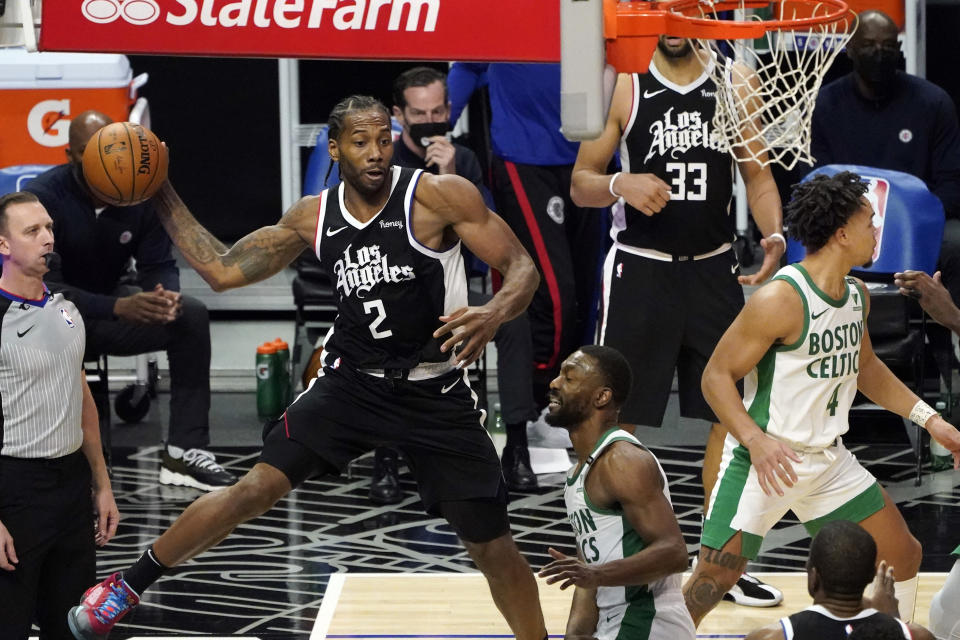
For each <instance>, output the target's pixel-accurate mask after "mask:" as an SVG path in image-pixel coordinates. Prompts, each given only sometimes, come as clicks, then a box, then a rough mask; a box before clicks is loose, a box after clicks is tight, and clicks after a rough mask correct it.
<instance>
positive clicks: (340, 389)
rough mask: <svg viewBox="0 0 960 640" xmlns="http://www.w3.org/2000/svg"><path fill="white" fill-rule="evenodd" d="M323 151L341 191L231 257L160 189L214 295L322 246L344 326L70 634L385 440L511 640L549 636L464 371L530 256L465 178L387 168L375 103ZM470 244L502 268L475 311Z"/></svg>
mask: <svg viewBox="0 0 960 640" xmlns="http://www.w3.org/2000/svg"><path fill="white" fill-rule="evenodd" d="M329 139H330V146H329V152H330V156H331V158H332V159H333V160H334V161H337V162H339V163H340V171H341V176H342V178H343V182H342V183H341V184H340V185H338V186H336V187H333V188H331V189H328V190H326V191H324V192H322V193H321V194H320V195H319V196H309V197H305V198H303V199H302V200H300V201H299V202H298V203H296V204H295V205H294V206H293V207H292V208H291V209H290V210H289V211H287V213H285V214H284V216H283V217H282V218H281V219H280V221H279V222H278V223H277V224H276V225H273V226H270V227H264V228H262V229H259V230H257V231H254V232H253V233H251V234H250V235H248V236H246V237H245V238H243V239H241V240H240V241H239V242H237V243H236V244H235V245H234V246H233V247H230V248H228V247H226V246H224V245H223V244H221V243H220V242H219V241H218V240H217V239H216V238H214V237H213V236H212V235H211V234H210V233H209V232H208V231H207V230H206V229H204V228H203V227H202V226H200V224H199V223H198V222H197V221H196V220H195V219H194V217H193V216H192V215H191V213H190V212H189V210H188V209H187V207H186V206H185V205H184V204H183V202H181V201H180V199H179V197H178V196H177V194H176V193H175V192H174V190H173V188H172V187H170V186H169V184H167V185H165V186H164V188H163V189H162V190H161V191H160V193H159V206H158V207H157V209H158V212H159V215H160V218H161V220H162V222H163V225H164V227H165V228H166V229H167V232H168V233H169V234H170V237H171V238H172V239H173V241H174V243H176V245H177V247H179V249H180V251H181V252H182V253H183V255H184V257H185V258H186V259H187V260H188V261H189V262H190V264H191V265H192V266H193V267H194V268H195V269H196V270H197V272H198V273H200V275H201V276H203V278H204V279H205V280H206V281H207V282H208V283H209V284H210V286H211V287H212V288H213V289H214V290H216V291H222V290H224V289H229V288H232V287H240V286H244V285H246V284H250V283H252V282H257V281H259V280H263V279H264V278H267V277H269V276H270V275H273V274H275V273H277V272H278V271H280V270H281V269H282V268H283V267H285V266H286V265H287V264H288V263H289V262H290V261H291V260H293V259H294V258H295V257H296V256H298V255H299V254H300V253H301V252H302V251H303V250H304V249H306V248H311V247H312V248H313V249H314V251H315V252H316V253H317V256H318V258H319V259H320V262H321V264H322V266H323V267H324V268H325V269H326V270H327V271H328V273H329V275H330V278H331V281H332V282H334V283H335V285H336V291H337V297H338V315H337V318H336V320H335V323H334V327H333V329H332V332H331V333H330V334H328V336H327V339H326V342H325V344H324V363H323V364H324V366H323V368H322V369H321V371H320V372H319V374H318V377H317V378H315V379H314V380H313V381H312V382H311V384H310V386H309V387H308V389H307V390H306V391H305V392H304V393H303V394H301V395H300V396H299V397H298V398H297V399H296V400H295V401H294V403H293V404H292V405H290V407H288V409H287V411H286V413H285V414H284V415H283V416H282V417H281V418H280V419H279V420H278V421H276V422H275V423H273V424H271V425H269V426H268V428H267V430H266V431H265V436H264V447H263V453H262V454H261V458H260V461H259V462H258V463H257V464H256V465H255V466H254V467H253V469H251V471H250V472H249V473H247V475H245V476H244V477H243V478H242V479H241V480H240V481H239V482H237V484H235V485H234V486H232V487H229V488H226V489H223V490H221V491H218V492H215V493H212V494H209V495H206V496H203V497H201V498H200V499H199V500H197V501H196V502H194V503H193V504H192V505H190V507H188V508H187V510H186V511H184V513H183V514H182V515H181V516H180V517H179V518H178V519H177V520H176V522H174V523H173V525H172V526H171V527H170V529H168V530H167V531H166V532H165V533H164V534H163V535H161V536H160V538H159V539H157V541H156V542H155V543H154V544H153V545H152V546H151V547H150V548H149V549H148V550H147V551H146V552H145V553H144V555H143V556H142V557H141V558H140V560H138V561H137V563H135V564H134V565H133V566H132V567H130V568H129V569H127V570H126V571H124V572H123V573H122V574H120V573H117V574H114V575H113V576H111V577H109V578H107V579H106V580H105V581H104V582H102V583H101V584H99V585H96V586H95V587H93V588H92V589H90V590H89V591H88V592H87V594H86V596H85V597H84V600H83V602H82V603H81V605H80V606H78V607H75V608H74V609H73V610H72V611H71V614H70V623H71V626H72V628H73V630H74V634H75V635H76V637H77V638H81V639H83V640H91V639H93V638H101V637H105V635H106V634H107V633H108V632H109V631H110V629H111V628H112V627H113V625H114V624H115V623H116V621H117V620H119V619H120V618H121V617H122V616H123V615H124V614H125V613H126V611H129V609H130V608H131V607H132V606H133V605H135V604H136V603H137V602H138V597H139V594H140V593H142V591H143V590H144V589H145V588H147V587H148V586H149V585H151V584H152V583H153V582H155V581H156V580H157V579H158V578H159V577H160V575H161V574H162V573H163V571H164V570H165V569H166V568H168V567H173V566H176V565H179V564H181V563H183V562H185V561H187V560H189V559H190V558H192V557H194V556H196V555H197V554H198V553H200V552H202V551H203V550H205V549H207V548H209V547H211V546H213V545H215V544H216V543H218V542H219V541H220V540H222V539H223V538H225V537H226V536H227V535H229V533H230V532H231V531H232V530H233V529H234V527H236V526H237V525H238V524H240V523H242V522H244V521H246V520H249V519H251V518H255V517H257V516H259V515H260V514H262V513H264V512H265V511H267V510H268V509H270V508H271V507H272V506H273V505H274V504H275V503H276V502H277V501H278V500H279V499H280V498H282V497H283V496H285V495H286V494H287V493H289V492H290V491H291V490H292V489H293V488H295V487H297V486H299V485H300V484H301V483H302V482H303V481H304V480H306V479H307V478H310V477H314V476H317V475H324V474H335V473H338V472H339V471H340V470H342V469H343V468H344V467H345V466H346V465H347V463H348V462H349V461H350V460H351V459H353V458H355V457H357V456H358V455H361V454H362V453H364V452H366V451H369V450H371V449H373V448H374V447H375V446H376V445H380V444H386V445H391V446H396V447H397V448H399V449H401V450H402V451H403V452H404V453H405V454H406V457H407V459H408V461H409V462H410V464H411V467H412V470H413V473H414V475H415V476H416V478H417V481H418V485H419V488H420V495H421V498H422V499H423V502H424V505H425V506H426V509H427V511H428V512H430V513H432V514H437V515H442V516H443V517H444V518H446V520H447V521H448V522H449V523H450V525H451V527H452V528H453V529H454V531H455V532H456V533H457V535H458V536H459V537H460V539H461V540H462V541H463V543H464V545H465V546H466V548H467V551H468V552H469V554H470V557H471V558H472V559H473V560H474V562H476V564H477V566H478V567H479V568H480V570H481V571H483V573H484V575H485V576H486V577H487V579H488V582H489V585H490V590H491V593H492V595H493V599H494V602H495V603H496V605H497V607H498V608H499V609H500V611H501V612H502V614H503V616H504V618H505V619H506V621H507V623H508V624H509V625H510V628H511V630H512V631H513V633H514V634H515V635H516V637H517V638H521V639H523V640H543V638H545V636H546V628H545V626H544V621H543V614H542V613H541V610H540V604H539V601H538V597H537V585H536V582H535V580H534V577H533V573H532V571H531V569H530V567H529V565H528V564H527V562H526V561H525V560H524V559H523V557H522V556H521V555H520V553H519V551H518V549H517V547H516V545H515V544H514V542H513V539H512V537H511V535H510V528H509V524H508V522H507V508H506V490H505V487H504V482H503V475H502V473H501V471H500V461H499V459H498V458H497V454H496V450H495V449H494V446H493V442H492V441H491V440H490V438H489V436H488V435H487V433H486V431H485V430H484V428H483V425H482V422H481V421H482V418H483V415H482V412H481V411H480V410H478V409H477V396H476V394H474V393H473V391H472V390H471V389H470V387H469V384H468V382H467V377H466V370H465V368H464V367H466V366H467V365H469V364H470V363H472V362H473V361H475V360H476V359H477V358H478V357H479V356H480V354H481V353H482V351H483V348H484V346H485V345H486V344H487V342H488V341H489V340H490V339H491V338H492V337H493V335H494V333H495V332H496V330H497V328H498V327H499V326H500V324H502V323H503V322H504V321H506V320H509V319H511V318H513V317H516V316H517V315H518V314H520V313H521V312H522V311H523V310H524V308H525V307H526V305H527V304H528V303H529V301H530V299H531V297H532V296H533V292H534V290H535V289H536V286H537V280H538V276H537V273H536V270H535V269H534V266H533V262H532V261H531V259H530V257H529V256H528V255H527V254H526V252H525V251H524V250H523V248H522V247H521V245H520V243H519V241H518V240H517V238H516V236H514V234H513V233H512V232H511V231H510V229H509V227H507V225H506V224H505V223H504V222H503V221H502V220H501V219H500V218H499V217H497V216H496V215H495V214H494V213H492V212H491V211H489V210H488V209H487V207H486V206H485V205H484V203H483V199H482V198H481V196H480V193H479V192H478V191H477V189H476V187H474V186H473V185H472V184H470V182H469V181H467V180H465V179H463V178H460V177H458V176H455V175H451V176H434V175H431V174H429V173H423V172H422V171H419V170H412V169H401V168H399V167H391V164H390V161H391V157H392V155H393V141H392V137H391V131H390V114H389V112H388V111H387V109H386V107H384V106H383V105H382V104H381V103H380V102H378V101H377V100H375V99H373V98H369V97H366V96H352V97H350V98H347V99H345V100H343V101H341V102H340V103H339V104H338V105H337V106H336V107H335V108H334V110H333V112H332V113H331V115H330V132H329ZM461 240H462V241H463V242H464V244H465V245H466V246H467V247H468V248H469V249H470V250H471V251H472V252H473V253H474V254H475V255H476V256H477V257H479V258H480V259H482V260H483V261H484V262H486V263H487V264H489V265H490V266H491V267H493V268H495V269H497V270H498V271H500V272H501V273H502V274H503V277H504V281H503V287H502V288H501V289H500V291H499V292H498V293H497V294H496V295H495V296H494V297H493V299H492V300H490V302H488V303H487V304H485V305H483V306H479V307H469V306H467V303H466V278H465V275H464V268H463V262H462V259H461V258H460V242H461Z"/></svg>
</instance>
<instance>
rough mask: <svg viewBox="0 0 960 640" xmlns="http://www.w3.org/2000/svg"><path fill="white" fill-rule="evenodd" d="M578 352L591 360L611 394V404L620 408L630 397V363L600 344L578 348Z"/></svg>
mask: <svg viewBox="0 0 960 640" xmlns="http://www.w3.org/2000/svg"><path fill="white" fill-rule="evenodd" d="M580 351H582V352H583V353H585V354H586V355H588V356H590V357H591V358H593V360H594V361H595V362H596V363H597V368H598V369H599V370H600V373H601V375H603V378H604V384H605V385H606V386H608V387H610V391H612V392H613V403H614V404H615V405H616V406H617V408H620V407H622V406H623V403H624V402H626V400H627V396H628V395H630V385H632V384H633V373H632V372H631V371H630V363H629V362H627V359H626V358H624V357H623V354H622V353H620V352H619V351H617V350H616V349H614V348H612V347H606V346H604V345H602V344H589V345H585V346H582V347H580Z"/></svg>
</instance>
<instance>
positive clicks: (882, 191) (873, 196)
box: [863, 176, 890, 262]
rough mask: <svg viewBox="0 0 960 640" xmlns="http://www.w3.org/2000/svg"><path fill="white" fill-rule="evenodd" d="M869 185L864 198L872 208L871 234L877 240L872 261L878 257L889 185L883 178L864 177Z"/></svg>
mask: <svg viewBox="0 0 960 640" xmlns="http://www.w3.org/2000/svg"><path fill="white" fill-rule="evenodd" d="M863 179H864V180H867V181H868V182H869V183H870V187H869V188H868V189H867V193H866V198H867V200H868V201H869V202H870V205H871V206H872V207H873V234H874V236H876V238H877V246H876V248H874V250H873V261H874V262H876V261H877V259H878V258H879V257H880V244H881V242H882V241H883V221H884V219H885V218H886V214H887V195H888V194H889V193H890V183H889V182H887V181H886V180H884V179H883V178H872V177H870V176H864V178H863Z"/></svg>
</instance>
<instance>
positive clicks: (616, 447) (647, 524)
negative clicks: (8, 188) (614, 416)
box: [539, 442, 687, 589]
mask: <svg viewBox="0 0 960 640" xmlns="http://www.w3.org/2000/svg"><path fill="white" fill-rule="evenodd" d="M590 473H591V483H590V485H589V486H588V489H589V490H590V501H591V502H593V503H594V504H598V505H601V506H603V507H608V506H609V507H614V506H616V505H619V506H620V508H621V509H623V513H624V515H625V516H626V518H627V521H628V522H629V523H630V526H632V527H633V528H634V530H635V531H636V532H637V533H638V534H639V536H640V537H641V538H642V539H643V540H644V541H645V542H646V543H647V544H646V546H644V548H643V549H642V550H641V551H640V552H639V553H635V554H633V555H631V556H628V557H626V558H623V559H620V560H614V561H611V562H604V563H601V564H587V563H585V562H584V561H583V560H581V559H579V558H572V557H569V556H564V555H563V554H561V553H559V552H557V551H556V550H554V549H550V555H551V556H553V558H554V561H553V562H551V563H550V564H548V565H546V566H545V567H544V568H543V569H541V570H540V573H539V576H540V577H541V578H546V579H547V584H554V583H556V582H559V583H560V588H561V589H566V588H567V587H569V586H571V585H576V586H578V587H582V588H584V589H595V588H597V587H615V586H629V585H642V584H649V583H650V582H653V581H655V580H659V579H661V578H665V577H666V576H669V575H672V574H674V573H681V572H683V571H684V570H685V569H686V568H687V546H686V544H685V543H684V542H683V535H682V534H681V533H680V525H679V524H677V518H676V516H675V515H674V513H673V507H671V506H670V502H669V501H668V500H667V498H666V496H664V495H663V485H662V484H661V477H660V470H659V469H658V468H657V463H656V461H655V460H654V459H653V456H651V455H650V454H649V453H648V452H646V451H644V450H643V449H641V448H640V447H637V446H636V445H634V444H632V443H624V442H617V443H614V444H613V445H611V447H610V449H609V450H608V451H606V452H605V453H604V454H603V455H602V456H601V457H600V458H599V460H597V462H596V463H595V464H594V467H593V470H592V471H591V472H590ZM590 551H591V547H590V546H589V544H588V545H585V548H584V550H583V552H584V554H589V553H590ZM598 559H599V558H591V560H592V561H596V560H598Z"/></svg>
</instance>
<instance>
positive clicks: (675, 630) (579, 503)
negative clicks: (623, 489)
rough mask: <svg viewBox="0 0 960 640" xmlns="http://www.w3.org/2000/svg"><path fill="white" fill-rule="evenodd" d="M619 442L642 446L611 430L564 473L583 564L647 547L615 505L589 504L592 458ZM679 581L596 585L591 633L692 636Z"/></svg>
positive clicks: (606, 637) (643, 638)
mask: <svg viewBox="0 0 960 640" xmlns="http://www.w3.org/2000/svg"><path fill="white" fill-rule="evenodd" d="M618 440H626V441H627V442H630V443H632V444H635V445H637V446H638V447H642V446H643V445H641V444H640V441H639V440H637V439H636V438H635V437H634V436H633V435H631V434H630V433H628V432H626V431H624V430H622V429H618V428H613V429H611V430H609V431H608V432H607V433H605V434H604V435H603V436H601V437H600V440H599V442H598V443H597V446H596V447H595V448H594V450H593V453H592V454H591V455H590V457H589V458H587V460H586V461H585V462H584V463H583V464H582V465H581V466H579V467H573V468H572V469H571V470H570V471H569V472H568V474H567V485H566V487H565V489H564V494H563V498H564V502H566V505H567V517H568V518H569V519H570V524H571V526H572V527H573V531H574V533H575V534H576V537H577V547H578V549H579V550H580V554H581V555H582V556H583V559H584V560H585V561H586V563H587V564H604V563H607V562H612V561H614V560H620V559H622V558H626V557H629V556H631V555H633V554H635V553H638V552H640V550H642V549H643V548H644V547H645V546H646V542H644V540H643V539H641V538H640V535H639V534H638V533H637V532H636V531H635V530H634V528H633V527H632V526H631V525H630V523H629V522H628V521H627V518H626V516H624V514H623V512H622V511H621V510H620V509H619V508H614V509H602V508H600V507H597V506H596V505H593V504H591V502H590V498H589V497H588V496H587V493H586V490H585V486H586V481H587V476H588V475H589V474H590V469H591V467H592V465H593V462H594V461H595V460H596V459H597V458H598V457H599V456H600V455H601V454H602V453H603V451H604V449H606V448H607V447H608V446H609V445H610V444H611V443H613V442H617V441H618ZM651 455H653V454H651ZM654 460H656V457H655V456H654ZM657 468H658V469H659V470H660V476H661V478H663V495H664V496H666V498H667V500H668V501H669V500H670V490H669V489H668V488H667V476H666V474H665V473H664V472H663V468H662V467H661V466H660V462H659V461H657ZM680 584H681V575H680V574H679V573H676V574H673V575H671V576H668V577H666V578H663V579H661V580H657V581H656V582H653V583H651V584H645V585H632V586H629V587H598V588H597V608H598V609H599V612H600V617H599V619H598V622H597V630H596V632H595V634H594V637H595V638H596V639H597V640H614V639H620V638H630V639H631V640H647V639H650V640H654V639H655V640H660V639H663V640H666V639H668V638H669V639H670V640H674V639H678V638H681V639H682V638H690V639H692V638H694V637H695V635H696V631H695V629H694V627H693V621H692V620H691V619H690V615H689V614H688V613H687V609H686V605H685V604H684V601H683V593H682V592H681V590H680Z"/></svg>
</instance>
